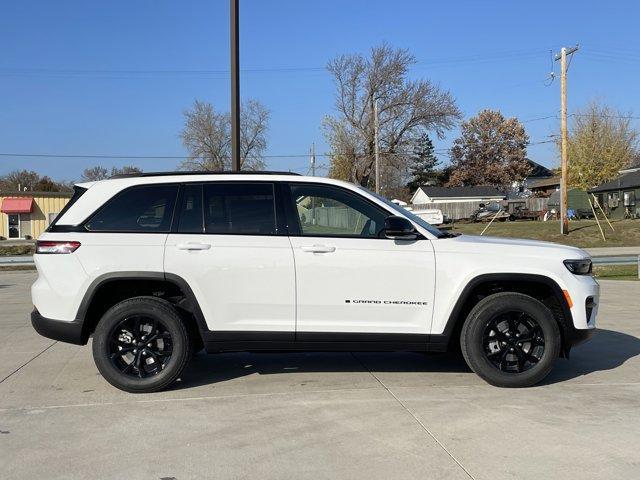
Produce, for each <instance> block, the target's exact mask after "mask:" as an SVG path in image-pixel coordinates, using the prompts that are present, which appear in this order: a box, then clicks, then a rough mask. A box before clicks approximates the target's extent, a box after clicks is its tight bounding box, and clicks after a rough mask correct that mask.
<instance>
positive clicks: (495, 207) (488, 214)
mask: <svg viewBox="0 0 640 480" xmlns="http://www.w3.org/2000/svg"><path fill="white" fill-rule="evenodd" d="M509 217H510V215H509V212H507V211H506V210H504V209H503V208H502V205H500V204H499V203H496V202H492V203H489V204H484V203H481V204H480V208H478V209H477V210H476V211H475V212H473V214H472V215H471V218H470V220H471V221H472V222H490V221H491V220H493V219H494V218H495V220H497V221H500V222H505V221H507V220H509Z"/></svg>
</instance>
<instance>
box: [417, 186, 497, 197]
mask: <svg viewBox="0 0 640 480" xmlns="http://www.w3.org/2000/svg"><path fill="white" fill-rule="evenodd" d="M420 188H421V189H422V191H423V192H424V193H426V194H427V195H428V196H429V197H431V198H434V197H449V198H459V197H500V198H503V197H504V194H503V193H502V192H501V191H500V190H498V189H497V188H496V187H492V186H491V185H479V186H475V187H430V186H427V185H425V186H423V187H420Z"/></svg>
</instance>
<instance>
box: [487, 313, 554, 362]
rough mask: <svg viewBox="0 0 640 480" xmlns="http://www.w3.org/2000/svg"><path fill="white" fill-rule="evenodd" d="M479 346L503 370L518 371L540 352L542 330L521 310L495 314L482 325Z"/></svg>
mask: <svg viewBox="0 0 640 480" xmlns="http://www.w3.org/2000/svg"><path fill="white" fill-rule="evenodd" d="M482 346H483V349H484V352H485V355H486V356H487V359H488V360H489V361H490V362H491V363H492V364H493V365H494V366H495V367H496V368H497V369H499V370H501V371H503V372H506V373H522V372H525V371H527V370H529V369H530V368H532V367H533V366H535V365H537V364H538V363H539V362H540V360H541V359H542V356H543V354H544V347H545V344H544V332H543V331H542V328H540V325H539V324H538V322H536V321H535V320H534V319H533V318H531V317H530V316H529V315H527V314H526V313H525V312H518V311H513V312H506V313H501V314H499V315H496V316H495V317H494V318H492V319H491V320H490V321H489V322H488V323H487V325H486V327H485V328H484V332H483V336H482Z"/></svg>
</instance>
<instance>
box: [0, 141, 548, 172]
mask: <svg viewBox="0 0 640 480" xmlns="http://www.w3.org/2000/svg"><path fill="white" fill-rule="evenodd" d="M554 141H555V140H541V141H535V142H528V143H527V144H526V145H527V146H529V145H539V144H543V143H552V142H554ZM507 142H508V140H507ZM500 143H505V141H504V140H497V141H495V142H482V144H484V145H486V144H500ZM449 151H450V149H449V148H441V149H435V150H434V152H442V153H444V152H449ZM315 155H316V157H323V158H330V157H334V156H340V155H344V156H354V155H355V156H356V157H368V156H370V155H369V154H368V153H356V154H354V153H352V152H333V153H331V152H328V153H316V154H315ZM381 155H384V156H401V157H404V156H412V155H415V152H381ZM308 156H309V154H308V153H300V154H285V155H262V158H274V159H276V158H300V159H306V158H308ZM0 157H18V158H24V157H27V158H69V159H75V158H79V159H105V160H185V159H188V158H191V157H189V156H187V155H122V154H119V155H109V154H86V155H84V154H62V153H23V152H19V153H18V152H0ZM323 166H326V165H318V166H316V168H322V167H323ZM305 168H307V167H305Z"/></svg>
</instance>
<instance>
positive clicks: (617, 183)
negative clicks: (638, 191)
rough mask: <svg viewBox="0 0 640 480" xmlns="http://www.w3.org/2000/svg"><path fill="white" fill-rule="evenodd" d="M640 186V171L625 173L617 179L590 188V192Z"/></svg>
mask: <svg viewBox="0 0 640 480" xmlns="http://www.w3.org/2000/svg"><path fill="white" fill-rule="evenodd" d="M638 187H640V171H635V172H630V173H625V174H624V175H620V176H619V177H618V178H616V179H615V180H611V181H609V182H605V183H603V184H601V185H598V186H597V187H595V188H592V189H591V190H589V191H590V192H605V191H608V190H622V189H625V188H638Z"/></svg>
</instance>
